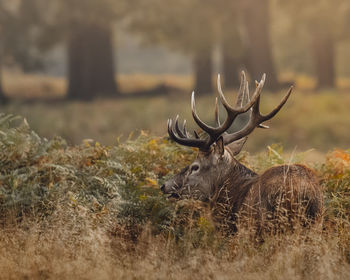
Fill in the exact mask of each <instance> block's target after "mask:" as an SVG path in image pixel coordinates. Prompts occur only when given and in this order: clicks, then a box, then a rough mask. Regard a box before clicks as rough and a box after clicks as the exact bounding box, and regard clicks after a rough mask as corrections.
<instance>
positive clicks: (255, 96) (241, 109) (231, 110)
mask: <svg viewBox="0 0 350 280" xmlns="http://www.w3.org/2000/svg"><path fill="white" fill-rule="evenodd" d="M244 77H245V75H244ZM265 78H266V75H265V74H264V75H262V78H261V81H260V83H259V86H258V87H257V88H256V89H255V92H254V93H253V96H252V99H251V100H250V101H249V102H248V103H247V104H245V105H244V106H241V107H238V108H232V107H231V106H230V105H229V104H228V102H227V101H226V99H225V96H224V93H223V91H222V89H221V83H220V76H218V91H219V97H220V101H221V102H222V105H224V107H225V108H226V110H227V113H228V114H231V115H232V114H233V115H234V116H235V117H236V116H237V115H238V114H242V113H245V112H247V111H248V110H249V109H250V108H251V107H252V106H253V105H254V103H255V102H256V101H257V100H258V98H259V96H260V93H261V90H262V88H263V86H264V84H265Z"/></svg>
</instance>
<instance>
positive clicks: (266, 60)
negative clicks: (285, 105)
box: [241, 0, 279, 89]
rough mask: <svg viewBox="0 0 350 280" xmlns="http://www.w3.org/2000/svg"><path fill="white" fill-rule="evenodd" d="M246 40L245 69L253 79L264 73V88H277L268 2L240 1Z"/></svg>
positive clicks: (265, 0)
mask: <svg viewBox="0 0 350 280" xmlns="http://www.w3.org/2000/svg"><path fill="white" fill-rule="evenodd" d="M241 3H242V14H243V20H244V31H245V34H246V40H247V45H246V47H247V59H246V62H245V63H246V67H247V69H248V72H249V73H250V75H251V76H252V78H253V79H257V80H258V79H260V77H261V75H262V74H263V73H266V74H267V76H268V80H267V83H266V86H265V87H266V88H269V89H276V88H278V87H279V83H278V79H277V74H276V69H275V65H274V61H273V53H272V44H271V35H270V19H271V16H270V0H241Z"/></svg>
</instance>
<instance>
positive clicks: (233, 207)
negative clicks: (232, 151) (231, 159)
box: [211, 161, 259, 220]
mask: <svg viewBox="0 0 350 280" xmlns="http://www.w3.org/2000/svg"><path fill="white" fill-rule="evenodd" d="M224 177H225V178H224V179H223V181H222V182H221V184H220V185H219V186H218V188H217V191H216V193H215V196H214V197H213V199H212V200H211V201H212V203H211V205H212V206H213V208H215V209H214V210H215V212H217V213H216V214H218V213H220V215H221V216H222V215H224V216H230V219H231V220H234V219H235V218H234V217H235V214H236V213H238V211H239V210H240V209H241V207H242V204H243V202H244V200H245V198H246V197H247V195H248V192H249V190H250V188H251V186H252V185H253V184H254V182H256V180H257V179H258V177H259V175H258V174H256V173H255V172H254V171H252V170H251V169H249V168H248V167H246V166H244V165H243V164H241V163H239V162H238V161H236V162H235V163H234V164H232V166H231V168H230V170H229V172H228V173H227V174H226V176H224Z"/></svg>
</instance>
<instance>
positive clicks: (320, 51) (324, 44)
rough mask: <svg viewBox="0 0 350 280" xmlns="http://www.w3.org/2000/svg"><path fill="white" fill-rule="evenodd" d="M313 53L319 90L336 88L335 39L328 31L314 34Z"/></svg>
mask: <svg viewBox="0 0 350 280" xmlns="http://www.w3.org/2000/svg"><path fill="white" fill-rule="evenodd" d="M310 34H312V53H313V56H314V67H315V72H316V76H317V87H318V88H333V87H334V86H335V52H334V39H333V37H332V34H331V33H330V32H328V31H327V30H326V29H322V30H318V31H315V29H313V31H312V32H310Z"/></svg>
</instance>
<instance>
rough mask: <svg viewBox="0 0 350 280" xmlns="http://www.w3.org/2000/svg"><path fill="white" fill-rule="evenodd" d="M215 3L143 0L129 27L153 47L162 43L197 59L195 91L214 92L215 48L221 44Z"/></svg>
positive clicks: (194, 63) (189, 0)
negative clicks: (213, 64) (213, 59)
mask: <svg viewBox="0 0 350 280" xmlns="http://www.w3.org/2000/svg"><path fill="white" fill-rule="evenodd" d="M215 9H216V3H215V1H209V0H204V1H203V0H177V1H174V0H169V1H164V0H147V1H146V0H139V1H138V7H137V13H136V14H135V17H134V18H133V19H132V20H131V21H130V22H129V28H130V29H131V30H132V31H133V32H136V33H138V34H140V35H141V36H142V38H143V39H144V41H145V42H146V43H149V44H155V43H160V44H163V45H166V46H168V47H169V48H171V49H175V50H177V51H181V52H184V53H187V54H189V55H191V56H192V59H193V64H192V65H193V72H194V76H195V77H194V82H195V85H194V89H195V90H196V92H198V94H207V93H211V92H212V90H213V79H212V78H213V72H212V71H213V66H212V63H213V61H212V56H213V47H214V46H215V44H216V42H217V36H216V30H217V23H218V22H217V20H215V16H213V15H214V14H215Z"/></svg>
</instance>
